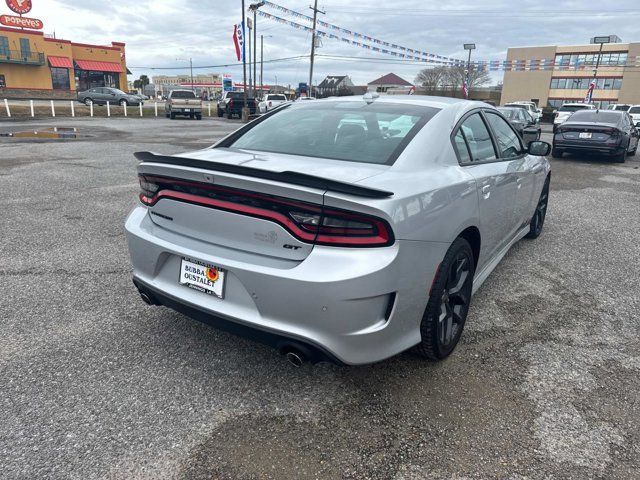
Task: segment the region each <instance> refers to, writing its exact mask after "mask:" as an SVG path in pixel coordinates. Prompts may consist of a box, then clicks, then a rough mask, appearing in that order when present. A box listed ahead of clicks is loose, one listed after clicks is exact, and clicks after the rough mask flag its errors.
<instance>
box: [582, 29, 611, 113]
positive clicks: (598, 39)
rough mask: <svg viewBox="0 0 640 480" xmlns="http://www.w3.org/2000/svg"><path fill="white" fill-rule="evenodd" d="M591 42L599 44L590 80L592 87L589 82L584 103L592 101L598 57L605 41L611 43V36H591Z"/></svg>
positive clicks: (596, 79) (596, 78)
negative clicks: (591, 79)
mask: <svg viewBox="0 0 640 480" xmlns="http://www.w3.org/2000/svg"><path fill="white" fill-rule="evenodd" d="M592 42H593V43H596V44H600V49H599V50H598V59H597V60H596V68H594V69H593V81H592V82H591V83H592V84H593V88H592V87H591V84H590V85H589V90H587V97H586V100H587V102H586V103H592V101H593V91H594V90H595V89H596V82H597V81H598V68H600V59H601V58H602V48H603V47H604V44H605V43H611V37H610V36H605V37H593V39H592Z"/></svg>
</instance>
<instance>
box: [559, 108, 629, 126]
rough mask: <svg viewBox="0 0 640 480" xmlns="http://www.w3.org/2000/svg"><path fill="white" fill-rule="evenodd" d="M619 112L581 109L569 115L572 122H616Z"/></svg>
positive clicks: (618, 118)
mask: <svg viewBox="0 0 640 480" xmlns="http://www.w3.org/2000/svg"><path fill="white" fill-rule="evenodd" d="M620 117H621V114H620V113H616V112H610V111H603V110H582V111H579V112H576V113H574V114H573V115H571V121H572V122H589V123H618V121H620Z"/></svg>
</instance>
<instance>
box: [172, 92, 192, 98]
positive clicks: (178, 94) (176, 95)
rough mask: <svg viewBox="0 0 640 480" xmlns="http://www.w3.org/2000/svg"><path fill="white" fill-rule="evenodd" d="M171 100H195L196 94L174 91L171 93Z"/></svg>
mask: <svg viewBox="0 0 640 480" xmlns="http://www.w3.org/2000/svg"><path fill="white" fill-rule="evenodd" d="M171 98H196V94H195V93H193V92H187V91H182V90H174V91H173V92H171Z"/></svg>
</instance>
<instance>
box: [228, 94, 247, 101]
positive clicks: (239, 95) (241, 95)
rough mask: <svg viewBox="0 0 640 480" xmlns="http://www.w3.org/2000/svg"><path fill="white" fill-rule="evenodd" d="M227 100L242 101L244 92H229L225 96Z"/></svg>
mask: <svg viewBox="0 0 640 480" xmlns="http://www.w3.org/2000/svg"><path fill="white" fill-rule="evenodd" d="M227 98H231V99H232V100H244V92H230V93H228V94H227Z"/></svg>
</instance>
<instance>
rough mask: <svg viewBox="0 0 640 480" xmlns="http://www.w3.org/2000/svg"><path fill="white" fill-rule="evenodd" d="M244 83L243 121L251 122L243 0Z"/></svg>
mask: <svg viewBox="0 0 640 480" xmlns="http://www.w3.org/2000/svg"><path fill="white" fill-rule="evenodd" d="M241 18H242V83H243V84H244V88H243V89H242V90H243V92H244V95H243V97H244V106H243V107H242V121H243V122H247V121H249V108H248V106H247V56H246V55H245V53H246V49H245V45H246V38H245V28H244V24H245V21H246V20H245V18H244V0H242V17H241Z"/></svg>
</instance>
